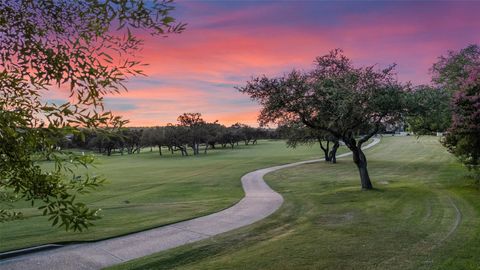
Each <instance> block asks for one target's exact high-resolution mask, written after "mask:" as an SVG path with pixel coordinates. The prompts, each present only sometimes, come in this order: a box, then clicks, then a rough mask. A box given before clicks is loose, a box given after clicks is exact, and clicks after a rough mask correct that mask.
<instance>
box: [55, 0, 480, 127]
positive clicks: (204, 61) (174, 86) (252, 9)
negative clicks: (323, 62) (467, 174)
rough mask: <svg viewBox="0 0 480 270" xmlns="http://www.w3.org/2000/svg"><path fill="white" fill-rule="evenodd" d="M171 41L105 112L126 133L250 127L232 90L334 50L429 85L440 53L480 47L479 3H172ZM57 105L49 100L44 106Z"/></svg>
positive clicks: (150, 48) (252, 108) (154, 49)
mask: <svg viewBox="0 0 480 270" xmlns="http://www.w3.org/2000/svg"><path fill="white" fill-rule="evenodd" d="M176 6H177V10H176V11H175V12H174V14H173V15H174V16H175V17H176V18H177V19H178V20H179V21H182V22H186V23H188V26H187V29H186V31H185V32H184V33H182V34H180V35H174V36H170V37H168V38H150V37H147V38H146V41H145V47H144V48H143V50H142V51H141V52H140V53H139V55H141V60H143V61H144V62H146V63H148V64H149V66H148V67H147V68H146V69H145V71H146V73H147V74H148V77H139V78H133V79H131V80H130V81H129V82H128V83H127V87H128V88H129V92H127V93H122V94H120V95H113V96H110V97H107V98H106V107H107V109H111V110H113V111H114V112H116V113H117V114H120V115H123V116H124V117H125V118H127V119H129V120H130V124H129V125H130V126H152V125H165V124H166V123H169V122H172V123H175V122H176V118H177V116H178V115H180V114H182V113H184V112H200V113H202V114H203V116H204V118H205V119H206V120H209V121H214V120H219V121H220V122H221V123H223V124H226V125H230V124H233V123H235V122H242V123H246V124H250V125H254V126H256V125H257V122H256V116H257V112H258V110H259V107H258V105H257V104H255V103H254V102H252V101H250V100H249V98H248V97H247V96H244V95H242V94H240V93H239V92H238V91H237V90H235V88H234V87H235V86H241V85H243V84H244V83H245V82H246V81H247V80H249V79H250V78H251V77H252V76H260V75H263V74H266V75H269V76H280V75H282V74H283V73H285V72H288V71H289V70H290V69H292V68H297V69H309V68H310V67H311V66H312V63H313V60H314V58H315V57H316V56H319V55H324V54H326V53H327V52H328V51H329V50H331V49H334V48H342V49H344V51H345V53H346V54H347V55H348V56H349V57H350V58H351V59H352V60H353V62H354V64H356V65H372V64H377V65H378V66H379V67H380V68H381V67H384V66H386V65H389V64H391V63H396V64H397V65H398V68H397V71H398V78H399V80H401V81H404V82H407V81H411V82H412V83H415V84H425V83H429V82H430V75H429V68H430V67H431V65H432V63H434V62H435V61H436V58H437V57H438V56H440V55H442V54H445V53H446V52H447V51H448V50H458V49H460V48H463V47H466V46H467V45H469V44H472V43H477V44H478V43H480V20H478V14H480V2H453V1H452V2H445V1H428V2H418V1H417V2H408V1H394V2H380V1H368V2H361V1H353V2H348V1H340V2H328V1H327V2H325V1H322V2H320V1H319V2H315V1H305V2H302V1H279V2H269V1H262V2H254V1H247V2H240V1H239V2H235V1H228V2H227V1H208V2H200V1H180V2H178V3H177V4H176ZM62 98H63V97H62V96H60V95H58V94H56V93H52V94H51V99H52V100H56V99H62Z"/></svg>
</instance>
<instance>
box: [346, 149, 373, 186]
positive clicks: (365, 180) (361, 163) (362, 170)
mask: <svg viewBox="0 0 480 270" xmlns="http://www.w3.org/2000/svg"><path fill="white" fill-rule="evenodd" d="M351 150H352V153H353V162H355V165H357V168H358V172H359V174H360V182H361V184H362V189H373V185H372V182H371V181H370V176H369V175H368V169H367V158H366V157H365V154H364V153H363V151H362V149H360V148H358V147H357V148H356V149H351Z"/></svg>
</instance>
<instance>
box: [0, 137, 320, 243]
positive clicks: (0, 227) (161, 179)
mask: <svg viewBox="0 0 480 270" xmlns="http://www.w3.org/2000/svg"><path fill="white" fill-rule="evenodd" d="M165 152H166V151H164V153H165ZM320 156H321V151H320V148H319V146H318V145H315V146H312V147H301V148H300V149H296V150H294V149H289V148H286V146H285V143H284V142H281V141H260V142H259V144H258V145H249V146H244V145H240V146H238V148H236V149H234V150H231V149H218V150H214V151H209V153H208V154H207V155H203V153H202V154H201V155H200V156H198V157H193V156H189V157H181V156H179V155H178V154H176V155H174V156H171V155H170V154H169V153H165V154H164V156H163V157H160V156H159V155H158V152H149V151H145V152H143V153H141V154H135V155H124V156H120V155H117V156H112V157H100V158H99V160H98V162H99V163H98V165H97V168H96V169H93V172H99V173H102V174H103V175H105V176H106V177H107V178H108V179H109V182H108V184H106V185H105V186H104V187H103V188H102V189H101V190H100V191H99V192H95V193H93V194H91V195H87V196H84V197H83V198H82V200H84V201H87V202H88V203H89V205H90V206H92V207H95V208H102V212H101V214H102V215H103V218H102V219H101V220H99V221H98V222H97V223H96V226H94V227H91V228H90V230H89V231H87V232H83V233H71V232H69V233H66V232H64V231H63V230H62V229H57V228H51V227H50V223H49V222H48V221H47V219H46V218H45V217H42V216H40V215H39V212H38V211H37V210H35V209H34V208H31V207H30V205H28V204H25V203H23V204H22V203H17V204H15V205H14V207H16V208H19V209H21V210H22V211H23V212H24V214H25V216H26V219H24V220H20V221H15V222H7V223H0V251H6V250H12V249H17V248H23V247H29V246H35V245H39V244H45V243H53V242H62V241H81V240H93V239H102V238H107V237H112V236H116V235H121V234H125V233H129V232H133V231H139V230H143V229H147V228H152V227H156V226H159V225H163V224H168V223H172V222H176V221H180V220H184V219H190V218H193V217H197V216H201V215H205V214H209V213H212V212H216V211H219V210H221V209H223V208H226V207H229V206H230V205H232V204H234V203H235V202H237V201H238V200H239V199H241V198H242V197H243V190H242V188H241V183H240V177H241V176H242V175H243V174H245V173H247V172H250V171H252V170H255V169H258V168H262V167H268V166H271V165H276V164H282V163H287V162H292V161H298V160H305V159H312V158H319V157H320ZM0 207H2V205H0ZM3 207H5V206H4V205H3Z"/></svg>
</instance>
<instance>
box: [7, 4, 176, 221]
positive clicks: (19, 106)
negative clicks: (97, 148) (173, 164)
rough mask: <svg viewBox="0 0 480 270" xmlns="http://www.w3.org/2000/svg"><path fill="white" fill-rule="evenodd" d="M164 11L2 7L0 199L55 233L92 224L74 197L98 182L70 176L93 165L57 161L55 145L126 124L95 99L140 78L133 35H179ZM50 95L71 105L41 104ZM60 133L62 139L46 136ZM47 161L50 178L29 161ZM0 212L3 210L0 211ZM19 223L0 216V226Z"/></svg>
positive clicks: (65, 158)
mask: <svg viewBox="0 0 480 270" xmlns="http://www.w3.org/2000/svg"><path fill="white" fill-rule="evenodd" d="M173 8H174V6H173V4H172V1H170V0H165V1H133V0H117V1H93V0H80V1H57V0H38V1H37V0H35V1H33V0H19V1H0V67H1V70H0V88H1V92H0V123H1V126H0V158H1V167H0V193H1V194H0V195H2V196H1V198H3V199H5V200H6V201H10V200H14V199H16V198H21V199H24V200H27V201H30V202H31V203H32V205H33V204H39V209H40V210H41V211H42V213H43V215H48V216H49V219H50V220H52V224H53V225H59V226H63V227H64V228H66V229H73V230H82V229H84V228H86V227H87V226H88V225H90V224H91V221H92V220H95V219H97V218H98V215H97V210H96V209H89V208H88V207H87V206H86V205H85V204H84V203H81V202H78V201H77V200H76V196H75V194H76V193H79V192H80V193H82V192H86V191H87V190H89V189H90V188H95V187H97V186H98V185H99V184H100V183H101V182H102V180H101V179H100V178H98V177H93V176H89V175H85V176H78V175H74V174H73V173H72V166H87V165H88V164H90V163H91V162H92V157H91V156H83V155H78V154H76V153H75V152H65V151H62V150H61V149H59V148H58V147H55V145H56V144H57V140H58V138H59V137H60V138H61V137H64V136H65V135H67V134H70V133H76V132H77V129H78V127H83V128H96V127H99V126H102V127H107V128H112V127H113V128H118V127H120V126H121V125H123V124H124V121H123V120H122V119H121V118H120V117H118V116H114V115H112V114H111V113H110V112H108V111H105V110H104V108H103V96H104V95H106V94H108V93H118V92H120V91H122V90H125V89H126V88H125V85H124V83H125V80H126V79H127V78H128V77H129V76H136V75H142V74H143V73H142V70H141V67H142V66H143V65H144V64H143V63H142V62H141V61H139V60H138V59H137V57H136V56H135V52H136V51H138V49H139V48H140V47H141V46H142V39H141V38H139V36H140V34H145V33H149V34H152V35H160V36H165V35H168V34H171V33H179V32H181V31H183V29H184V26H185V25H184V24H181V23H176V22H175V19H174V18H172V17H171V16H169V14H170V12H171V11H172V10H173ZM53 88H57V89H61V90H62V91H68V92H69V93H70V98H69V100H66V101H65V102H64V103H63V104H55V103H52V102H48V100H44V98H43V97H44V94H45V92H46V91H49V90H52V89H53ZM59 132H64V133H63V136H58V134H57V135H56V136H52V134H56V133H59ZM44 156H48V157H49V158H52V159H54V161H55V164H56V165H55V169H54V170H53V171H45V169H43V168H41V167H40V166H39V165H38V163H37V161H38V160H40V159H42V157H44ZM2 208H3V207H2ZM19 217H21V214H20V213H16V212H12V211H9V210H8V209H1V210H0V221H5V220H11V219H15V218H19Z"/></svg>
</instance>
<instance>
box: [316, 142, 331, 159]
mask: <svg viewBox="0 0 480 270" xmlns="http://www.w3.org/2000/svg"><path fill="white" fill-rule="evenodd" d="M317 140H318V143H319V144H320V148H322V151H323V155H324V157H325V161H326V162H329V161H330V156H329V155H328V148H330V141H327V147H326V148H325V147H323V144H322V139H321V138H317Z"/></svg>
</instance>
